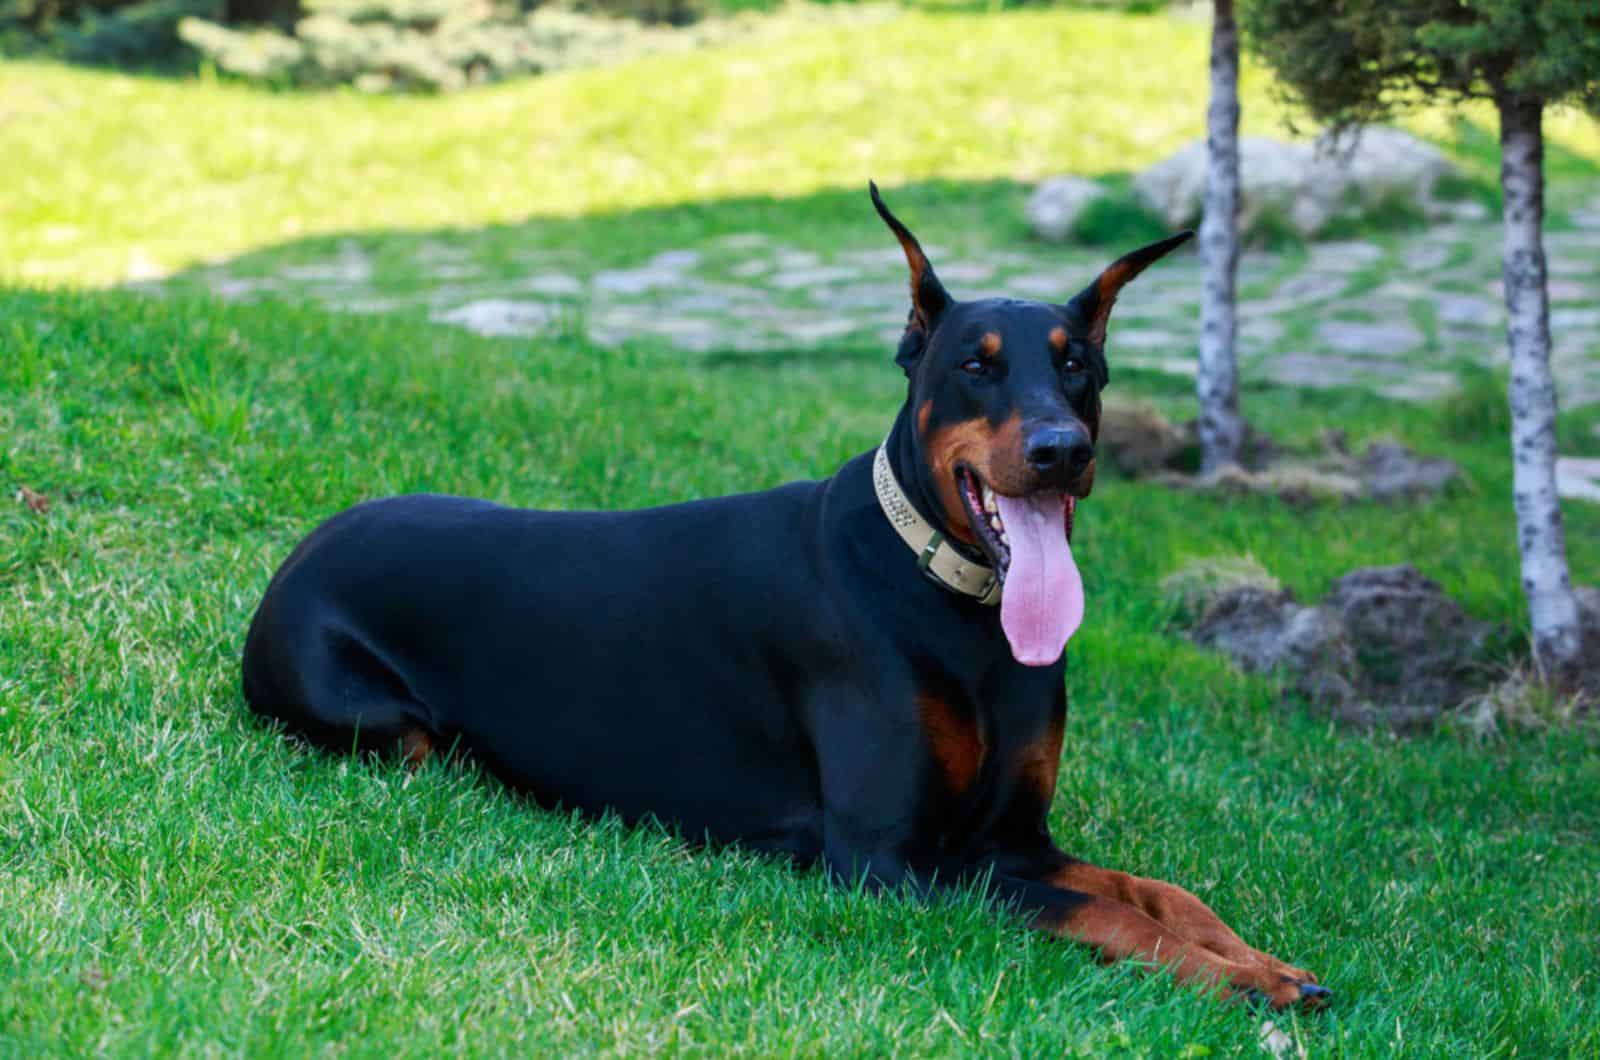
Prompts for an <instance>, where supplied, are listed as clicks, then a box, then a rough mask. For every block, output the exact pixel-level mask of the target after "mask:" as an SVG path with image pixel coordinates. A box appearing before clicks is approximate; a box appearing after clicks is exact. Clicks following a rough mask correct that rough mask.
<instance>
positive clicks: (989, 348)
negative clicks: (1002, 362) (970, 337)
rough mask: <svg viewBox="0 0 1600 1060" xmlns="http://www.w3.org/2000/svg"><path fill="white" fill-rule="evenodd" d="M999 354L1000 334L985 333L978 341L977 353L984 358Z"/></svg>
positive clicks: (996, 332) (995, 332) (993, 332)
mask: <svg viewBox="0 0 1600 1060" xmlns="http://www.w3.org/2000/svg"><path fill="white" fill-rule="evenodd" d="M999 352H1000V333H999V332H998V331H985V332H984V333H983V338H981V339H979V340H978V353H980V354H982V355H983V356H984V357H993V356H994V355H995V354H997V353H999Z"/></svg>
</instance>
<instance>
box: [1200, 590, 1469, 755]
mask: <svg viewBox="0 0 1600 1060" xmlns="http://www.w3.org/2000/svg"><path fill="white" fill-rule="evenodd" d="M1492 631H1493V627H1492V626H1490V625H1489V624H1488V623H1485V622H1480V621H1478V620H1476V619H1473V618H1472V617H1471V616H1469V615H1468V614H1467V613H1466V611H1464V610H1463V609H1462V607H1461V605H1460V604H1458V603H1456V602H1455V601H1454V600H1452V599H1451V598H1450V597H1449V596H1447V595H1445V593H1444V591H1443V590H1442V589H1441V588H1440V587H1439V585H1438V583H1436V582H1434V581H1433V580H1432V579H1430V578H1427V577H1424V576H1423V575H1422V574H1421V573H1420V572H1419V571H1418V570H1417V569H1416V568H1415V567H1411V566H1407V565H1402V566H1396V567H1369V568H1364V569H1361V570H1355V571H1352V572H1350V573H1349V574H1347V575H1345V576H1344V577H1343V578H1340V579H1339V580H1338V581H1337V582H1335V583H1334V585H1333V589H1332V590H1331V591H1330V592H1329V593H1328V596H1327V598H1326V599H1325V600H1323V601H1322V603H1320V604H1317V605H1314V606H1313V605H1307V604H1301V603H1299V602H1297V601H1296V600H1295V599H1294V594H1293V593H1292V592H1290V591H1289V590H1287V589H1277V590H1275V589H1271V588H1267V587H1263V586H1261V585H1259V584H1253V585H1243V586H1238V587H1235V588H1231V589H1227V590H1224V591H1222V592H1220V593H1218V594H1216V595H1215V597H1214V598H1212V599H1211V600H1210V601H1209V602H1208V603H1207V604H1206V606H1205V608H1204V611H1203V613H1201V614H1199V615H1198V618H1197V619H1196V620H1195V622H1194V625H1193V628H1192V629H1191V631H1190V636H1191V637H1192V638H1193V639H1194V641H1195V642H1196V643H1198V644H1201V645H1204V646H1206V647H1209V648H1214V649H1216V650H1218V651H1223V652H1226V653H1228V655H1230V656H1231V657H1232V658H1233V660H1234V661H1235V662H1236V663H1237V664H1238V665H1239V666H1241V667H1242V668H1243V669H1245V670H1247V671H1250V672H1254V673H1263V672H1268V671H1282V672H1283V673H1285V674H1286V675H1287V676H1288V678H1289V682H1290V688H1291V689H1292V690H1293V691H1295V692H1297V693H1299V694H1300V695H1302V696H1304V697H1305V698H1306V699H1307V700H1309V701H1310V702H1312V703H1313V704H1315V705H1316V706H1317V707H1318V709H1320V710H1323V711H1325V712H1326V713H1328V714H1329V715H1330V716H1331V717H1334V718H1336V719H1338V720H1340V721H1343V722H1347V723H1350V724H1355V725H1361V726H1386V727H1389V728H1394V729H1412V728H1417V727H1420V726H1424V725H1427V724H1430V723H1432V722H1433V721H1435V720H1437V719H1438V718H1439V717H1440V716H1441V715H1443V714H1444V713H1445V712H1447V711H1449V710H1452V709H1454V708H1455V707H1457V706H1458V705H1460V704H1461V703H1462V702H1463V701H1465V700H1466V699H1467V698H1468V697H1469V696H1471V695H1473V694H1474V693H1475V692H1477V691H1479V690H1481V689H1482V688H1484V687H1486V686H1487V684H1488V683H1489V680H1488V679H1489V677H1490V674H1489V672H1488V670H1487V669H1486V668H1485V667H1484V665H1483V653H1484V648H1485V644H1486V642H1487V640H1488V638H1489V636H1490V634H1491V632H1492Z"/></svg>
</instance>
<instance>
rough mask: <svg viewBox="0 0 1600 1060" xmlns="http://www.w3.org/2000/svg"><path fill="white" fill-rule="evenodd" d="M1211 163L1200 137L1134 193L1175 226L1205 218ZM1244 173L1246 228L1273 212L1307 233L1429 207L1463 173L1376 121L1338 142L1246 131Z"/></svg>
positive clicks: (1137, 182) (1428, 147)
mask: <svg viewBox="0 0 1600 1060" xmlns="http://www.w3.org/2000/svg"><path fill="white" fill-rule="evenodd" d="M1205 166H1206V148H1205V142H1204V141H1195V142H1194V143H1191V144H1189V145H1188V146H1187V147H1185V148H1183V149H1182V150H1180V151H1179V152H1177V153H1176V154H1174V155H1172V156H1171V157H1169V158H1167V159H1164V160H1163V161H1161V162H1158V163H1156V164H1155V165H1154V166H1152V167H1150V168H1149V169H1147V170H1145V171H1144V172H1143V173H1141V174H1139V175H1138V176H1137V177H1135V178H1134V184H1133V187H1134V193H1135V194H1136V195H1137V196H1138V197H1139V198H1140V200H1141V201H1143V202H1144V203H1145V204H1146V205H1147V206H1149V207H1150V208H1151V209H1153V210H1155V211H1157V212H1158V213H1160V214H1161V215H1162V216H1163V217H1164V218H1166V220H1167V222H1168V223H1169V224H1171V225H1173V226H1174V227H1176V226H1180V225H1189V224H1193V223H1195V222H1196V221H1198V220H1199V217H1200V208H1201V200H1202V197H1203V195H1204V192H1205ZM1239 170H1240V178H1241V188H1240V213H1239V223H1240V227H1241V229H1242V230H1244V231H1246V232H1249V231H1253V230H1254V229H1255V227H1256V225H1257V223H1258V222H1259V220H1260V219H1261V218H1262V217H1263V216H1265V215H1267V214H1273V215H1276V216H1279V217H1283V218H1285V219H1287V220H1288V221H1289V223H1290V224H1291V225H1292V226H1293V227H1294V228H1295V230H1296V231H1298V232H1299V233H1300V234H1301V235H1303V236H1313V235H1316V234H1317V233H1319V232H1321V231H1323V230H1324V229H1325V228H1327V227H1328V225H1329V224H1330V223H1332V222H1333V221H1334V220H1335V219H1337V218H1340V217H1346V216H1350V215H1351V214H1355V215H1360V214H1362V213H1364V212H1366V211H1368V210H1371V209H1374V208H1376V207H1378V206H1380V205H1383V204H1386V203H1391V202H1395V201H1400V202H1404V203H1408V204H1411V205H1413V206H1415V207H1416V208H1418V209H1426V208H1427V207H1429V206H1430V205H1431V204H1432V200H1433V190H1434V187H1435V185H1436V184H1437V183H1438V182H1439V179H1440V178H1441V177H1444V176H1446V175H1448V174H1452V173H1454V172H1456V169H1455V167H1454V166H1453V165H1452V164H1451V163H1450V161H1449V160H1448V159H1446V158H1445V156H1444V154H1443V153H1442V152H1441V151H1439V149H1438V148H1436V147H1434V146H1433V145H1432V144H1429V143H1426V142H1424V141H1422V140H1419V139H1417V138H1416V137H1414V136H1411V135H1410V134H1408V133H1404V132H1401V131H1399V130H1398V129H1387V128H1382V127H1376V126H1373V127H1368V128H1366V129H1363V130H1361V135H1360V137H1359V139H1357V140H1355V141H1353V142H1349V143H1345V144H1342V145H1337V146H1335V145H1330V144H1327V143H1319V144H1315V145H1313V144H1306V143H1282V142H1280V141H1276V140H1269V139H1265V138H1262V137H1252V136H1246V137H1243V138H1241V139H1240V141H1239Z"/></svg>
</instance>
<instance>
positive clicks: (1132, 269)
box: [1067, 231, 1194, 346]
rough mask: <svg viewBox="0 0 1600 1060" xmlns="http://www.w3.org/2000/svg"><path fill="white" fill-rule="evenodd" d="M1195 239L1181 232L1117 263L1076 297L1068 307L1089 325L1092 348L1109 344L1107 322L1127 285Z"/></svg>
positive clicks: (1087, 336)
mask: <svg viewBox="0 0 1600 1060" xmlns="http://www.w3.org/2000/svg"><path fill="white" fill-rule="evenodd" d="M1193 238H1194V232H1192V231H1187V232H1179V233H1178V234H1177V235H1175V236H1172V237H1170V238H1167V239H1163V240H1161V241H1160V242H1159V243H1151V244H1150V245H1149V246H1147V247H1140V248H1139V249H1138V250H1135V251H1133V252H1132V253H1129V254H1124V255H1123V256H1122V257H1120V258H1118V259H1117V260H1116V261H1113V262H1112V263H1111V264H1110V265H1107V266H1106V270H1105V271H1104V272H1102V273H1101V274H1100V275H1099V276H1097V277H1095V280H1094V282H1093V283H1091V284H1090V285H1089V286H1087V287H1085V288H1084V289H1083V290H1081V291H1079V292H1078V293H1077V294H1076V295H1074V296H1073V299H1072V301H1070V302H1068V303H1067V308H1068V309H1070V310H1072V311H1073V312H1074V314H1075V315H1076V316H1077V317H1078V319H1080V320H1083V321H1085V322H1086V325H1087V328H1088V334H1087V335H1086V336H1085V338H1086V339H1087V340H1088V342H1089V344H1090V345H1093V346H1102V345H1104V344H1105V341H1106V321H1108V320H1110V319H1111V307H1112V305H1114V304H1115V303H1116V301H1117V292H1118V291H1120V290H1122V286H1123V284H1125V283H1127V282H1128V281H1129V280H1131V279H1133V278H1134V277H1135V276H1137V275H1139V274H1140V273H1141V272H1143V271H1144V270H1145V268H1146V267H1147V266H1149V265H1150V264H1151V263H1152V262H1155V261H1156V260H1157V259H1159V258H1162V257H1165V256H1166V255H1167V254H1168V253H1169V252H1170V251H1173V250H1176V249H1177V248H1178V247H1181V246H1183V244H1185V243H1187V242H1188V241H1189V240H1191V239H1193Z"/></svg>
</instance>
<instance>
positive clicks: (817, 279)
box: [767, 265, 861, 291]
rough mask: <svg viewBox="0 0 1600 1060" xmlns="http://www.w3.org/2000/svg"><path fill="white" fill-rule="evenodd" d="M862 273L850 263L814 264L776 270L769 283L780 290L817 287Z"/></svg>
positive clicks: (768, 280)
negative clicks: (849, 264)
mask: <svg viewBox="0 0 1600 1060" xmlns="http://www.w3.org/2000/svg"><path fill="white" fill-rule="evenodd" d="M860 275H861V274H860V273H858V272H857V271H856V270H855V269H853V268H851V267H849V266H848V265H812V266H809V267H806V268H796V269H783V270H781V271H779V272H775V273H773V274H772V275H771V276H770V277H768V278H767V283H768V284H770V285H771V286H773V287H776V288H778V289H779V290H783V291H793V290H796V289H798V288H801V287H815V286H817V285H819V284H824V283H837V282H838V281H840V280H852V279H857V278H859V277H860Z"/></svg>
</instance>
